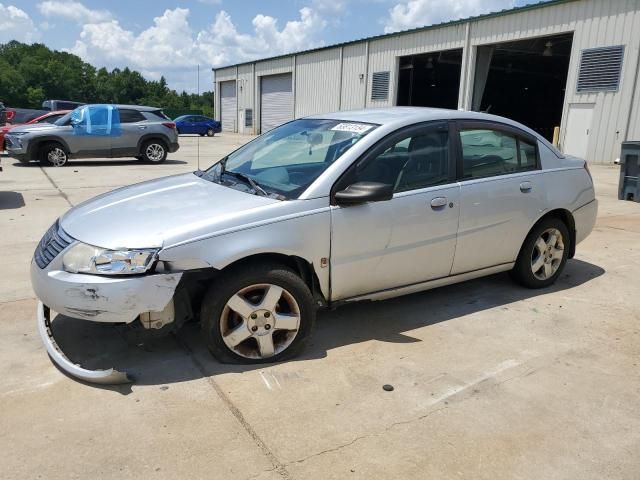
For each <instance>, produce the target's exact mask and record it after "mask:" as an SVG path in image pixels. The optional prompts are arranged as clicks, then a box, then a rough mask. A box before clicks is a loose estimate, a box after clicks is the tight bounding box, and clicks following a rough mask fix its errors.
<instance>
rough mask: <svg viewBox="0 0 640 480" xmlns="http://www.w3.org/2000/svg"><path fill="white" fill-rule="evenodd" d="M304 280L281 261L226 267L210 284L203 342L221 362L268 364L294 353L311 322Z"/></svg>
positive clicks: (204, 304)
mask: <svg viewBox="0 0 640 480" xmlns="http://www.w3.org/2000/svg"><path fill="white" fill-rule="evenodd" d="M315 316H316V308H315V305H314V302H313V296H312V295H311V292H310V291H309V288H308V287H307V285H306V284H305V283H304V282H303V281H302V279H301V278H300V277H299V276H298V275H297V274H296V273H295V272H293V271H292V270H291V269H289V268H287V267H284V266H280V265H252V266H250V267H247V268H239V269H235V270H232V271H231V272H228V273H227V274H225V275H224V276H223V278H219V279H218V281H216V282H215V284H214V285H213V286H212V287H211V288H210V289H209V291H208V292H207V293H206V295H205V297H204V300H203V302H202V309H201V315H200V318H201V322H202V328H203V331H204V336H205V339H206V342H207V346H208V347H209V350H210V351H211V353H212V354H213V355H214V356H215V357H216V358H217V359H218V360H220V361H221V362H224V363H244V364H249V363H271V362H278V361H281V360H285V359H287V358H290V357H292V356H294V355H296V354H297V353H298V352H299V351H300V350H301V349H302V348H303V346H304V343H305V341H306V340H307V339H308V337H309V335H310V334H311V330H312V328H313V324H314V322H315Z"/></svg>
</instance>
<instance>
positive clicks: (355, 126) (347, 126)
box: [331, 123, 373, 134]
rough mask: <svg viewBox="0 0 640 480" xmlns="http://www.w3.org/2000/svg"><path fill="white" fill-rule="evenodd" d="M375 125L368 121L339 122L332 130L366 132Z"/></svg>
mask: <svg viewBox="0 0 640 480" xmlns="http://www.w3.org/2000/svg"><path fill="white" fill-rule="evenodd" d="M372 128H373V125H367V124H366V123H339V124H338V125H336V126H335V127H333V128H332V129H331V130H334V131H336V132H351V133H359V134H362V133H365V132H366V131H368V130H371V129H372Z"/></svg>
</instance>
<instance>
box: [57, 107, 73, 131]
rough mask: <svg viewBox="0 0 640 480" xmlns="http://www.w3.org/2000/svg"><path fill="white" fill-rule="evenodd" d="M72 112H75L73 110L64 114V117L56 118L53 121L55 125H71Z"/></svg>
mask: <svg viewBox="0 0 640 480" xmlns="http://www.w3.org/2000/svg"><path fill="white" fill-rule="evenodd" d="M72 113H73V111H71V112H69V113H67V114H65V115H63V116H62V117H60V118H59V119H58V120H56V121H55V122H53V123H54V124H55V125H58V126H59V127H63V126H65V125H69V123H70V122H71V114H72Z"/></svg>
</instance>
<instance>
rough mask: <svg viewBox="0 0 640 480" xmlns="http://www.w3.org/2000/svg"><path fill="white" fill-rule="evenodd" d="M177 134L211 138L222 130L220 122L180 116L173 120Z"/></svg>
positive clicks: (194, 116) (193, 116)
mask: <svg viewBox="0 0 640 480" xmlns="http://www.w3.org/2000/svg"><path fill="white" fill-rule="evenodd" d="M174 122H175V124H176V128H177V129H178V133H195V134H198V135H200V136H201V137H204V136H205V135H207V136H208V137H213V136H214V135H215V134H216V133H220V130H222V128H221V125H220V122H218V121H217V120H214V119H213V118H209V117H205V116H202V115H182V116H180V117H178V118H176V119H175V120H174Z"/></svg>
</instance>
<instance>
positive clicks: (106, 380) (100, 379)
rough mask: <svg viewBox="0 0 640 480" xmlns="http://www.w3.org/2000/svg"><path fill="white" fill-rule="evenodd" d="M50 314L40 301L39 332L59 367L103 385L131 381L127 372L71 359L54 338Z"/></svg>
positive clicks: (52, 358) (73, 375)
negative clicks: (83, 364)
mask: <svg viewBox="0 0 640 480" xmlns="http://www.w3.org/2000/svg"><path fill="white" fill-rule="evenodd" d="M50 316H51V312H50V310H49V308H48V307H45V306H44V305H43V304H42V302H38V311H37V317H38V332H39V333H40V338H42V343H44V346H45V348H46V349H47V353H48V354H49V357H50V358H51V360H52V361H53V362H54V363H55V364H56V365H57V366H58V367H60V368H61V369H62V370H63V371H65V372H66V373H68V374H69V375H71V376H72V377H75V378H78V379H80V380H84V381H85V382H90V383H99V384H103V385H119V384H123V383H131V379H130V378H129V377H128V376H127V374H126V373H125V372H119V371H117V370H114V369H113V368H109V369H108V370H87V369H86V368H82V367H81V366H80V365H77V364H75V363H73V362H72V361H71V360H69V359H68V358H67V356H66V355H65V354H64V352H63V351H62V350H60V347H58V344H57V343H56V341H55V339H54V338H53V333H52V331H51V318H50Z"/></svg>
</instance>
